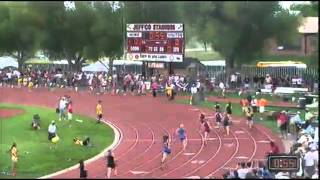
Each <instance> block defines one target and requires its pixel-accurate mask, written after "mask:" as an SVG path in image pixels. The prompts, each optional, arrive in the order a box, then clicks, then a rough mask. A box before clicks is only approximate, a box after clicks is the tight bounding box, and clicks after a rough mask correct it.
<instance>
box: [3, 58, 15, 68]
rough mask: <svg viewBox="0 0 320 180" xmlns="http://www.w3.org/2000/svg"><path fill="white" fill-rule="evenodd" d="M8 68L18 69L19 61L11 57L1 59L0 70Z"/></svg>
mask: <svg viewBox="0 0 320 180" xmlns="http://www.w3.org/2000/svg"><path fill="white" fill-rule="evenodd" d="M6 67H15V68H18V62H17V60H16V59H14V58H12V57H10V56H4V57H0V69H3V68H6Z"/></svg>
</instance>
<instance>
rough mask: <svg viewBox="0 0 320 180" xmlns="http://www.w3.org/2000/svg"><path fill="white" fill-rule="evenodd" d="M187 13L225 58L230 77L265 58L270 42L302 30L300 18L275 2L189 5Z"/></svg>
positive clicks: (199, 30)
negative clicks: (235, 71)
mask: <svg viewBox="0 0 320 180" xmlns="http://www.w3.org/2000/svg"><path fill="white" fill-rule="evenodd" d="M185 6H187V7H188V8H186V7H185ZM184 9H185V12H184V15H185V16H187V20H188V22H189V23H192V22H196V21H197V22H196V27H198V32H199V33H203V34H205V36H203V35H202V36H199V38H202V39H203V40H204V41H208V42H210V44H211V45H212V48H213V49H214V50H216V51H218V52H219V53H220V54H221V55H223V56H224V57H225V59H226V75H227V77H230V74H231V72H232V71H234V70H235V68H237V67H239V65H241V64H245V63H248V62H250V61H252V60H254V59H255V57H257V56H258V55H261V54H262V52H263V47H264V44H265V41H266V40H267V39H269V38H272V37H276V38H278V39H281V40H282V39H287V38H290V36H291V35H292V34H293V32H295V31H296V29H297V26H298V19H297V18H296V16H294V15H292V14H290V13H289V11H286V10H283V9H281V7H280V6H279V3H278V2H272V1H270V2H249V1H247V2H243V1H239V2H227V1H226V2H219V1H218V2H216V1H215V2H202V3H195V2H185V4H184ZM196 35H198V33H197V34H196Z"/></svg>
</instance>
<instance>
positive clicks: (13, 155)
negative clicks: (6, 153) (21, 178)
mask: <svg viewBox="0 0 320 180" xmlns="http://www.w3.org/2000/svg"><path fill="white" fill-rule="evenodd" d="M10 153H11V161H12V176H16V173H17V170H16V169H17V163H18V149H17V144H16V143H13V144H12V146H11V149H10Z"/></svg>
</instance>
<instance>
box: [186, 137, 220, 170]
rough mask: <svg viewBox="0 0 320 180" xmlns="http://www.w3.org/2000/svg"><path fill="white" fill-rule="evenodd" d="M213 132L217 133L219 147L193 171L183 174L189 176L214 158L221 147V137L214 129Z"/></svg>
mask: <svg viewBox="0 0 320 180" xmlns="http://www.w3.org/2000/svg"><path fill="white" fill-rule="evenodd" d="M213 132H214V133H215V134H216V135H217V137H218V139H219V147H218V149H217V151H216V152H215V154H214V155H213V156H211V157H210V158H209V159H208V160H207V162H205V163H203V164H202V165H200V166H199V167H197V168H196V169H194V170H193V171H191V172H189V173H188V174H186V175H184V176H190V175H191V174H193V173H195V172H196V171H198V170H199V169H200V168H202V167H204V166H205V165H206V164H208V163H209V162H210V161H211V160H212V159H213V158H215V157H216V156H217V155H218V153H219V152H220V150H221V147H222V140H221V137H220V135H219V134H218V133H217V132H216V131H213Z"/></svg>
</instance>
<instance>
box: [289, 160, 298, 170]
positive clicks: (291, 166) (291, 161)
mask: <svg viewBox="0 0 320 180" xmlns="http://www.w3.org/2000/svg"><path fill="white" fill-rule="evenodd" d="M296 165H297V161H296V160H295V159H289V167H290V168H296Z"/></svg>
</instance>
